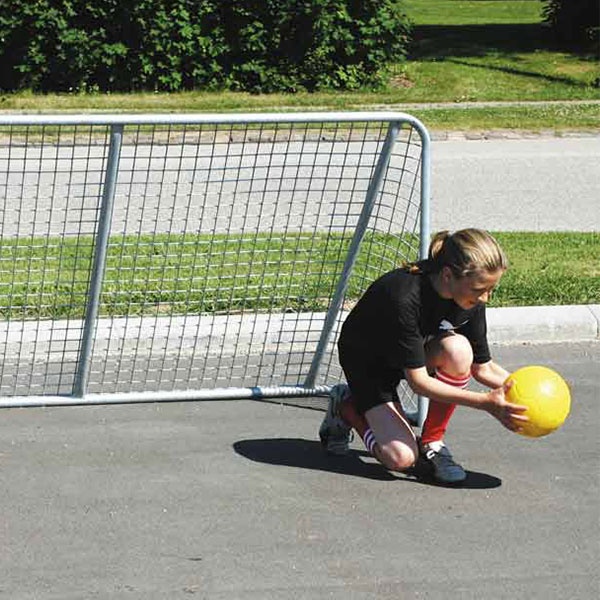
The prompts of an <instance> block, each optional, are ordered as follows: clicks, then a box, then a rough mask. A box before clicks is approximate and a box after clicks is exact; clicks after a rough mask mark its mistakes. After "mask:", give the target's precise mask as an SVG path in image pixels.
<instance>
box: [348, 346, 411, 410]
mask: <svg viewBox="0 0 600 600" xmlns="http://www.w3.org/2000/svg"><path fill="white" fill-rule="evenodd" d="M338 353H339V358H340V364H341V366H342V369H343V370H344V375H345V376H346V381H347V382H348V387H349V388H350V392H351V393H352V398H353V399H354V402H355V404H356V408H357V410H358V412H359V413H361V414H364V413H365V412H366V411H368V410H369V409H370V408H373V407H374V406H379V405H380V404H386V403H388V402H400V398H399V397H398V385H399V384H400V381H401V380H402V379H404V373H403V372H401V371H396V370H392V369H389V368H386V367H385V366H383V365H382V364H381V362H380V361H376V360H371V361H369V360H368V359H367V360H365V356H364V352H359V351H357V350H356V349H353V348H352V347H348V346H344V345H342V344H338Z"/></svg>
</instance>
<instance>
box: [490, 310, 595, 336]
mask: <svg viewBox="0 0 600 600" xmlns="http://www.w3.org/2000/svg"><path fill="white" fill-rule="evenodd" d="M487 323H488V339H489V340H490V342H492V343H502V344H510V343H519V342H523V343H524V342H533V343H544V342H583V341H597V340H600V304H589V305H567V306H529V307H520V306H519V307H508V308H490V309H488V310H487Z"/></svg>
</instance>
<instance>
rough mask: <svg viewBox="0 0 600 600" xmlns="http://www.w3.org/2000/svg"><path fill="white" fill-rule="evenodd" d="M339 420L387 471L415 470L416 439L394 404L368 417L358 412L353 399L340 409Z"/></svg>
mask: <svg viewBox="0 0 600 600" xmlns="http://www.w3.org/2000/svg"><path fill="white" fill-rule="evenodd" d="M339 412H340V416H341V417H342V419H344V421H346V423H348V424H349V425H351V426H352V427H353V428H354V429H355V430H356V432H357V433H358V435H359V436H360V437H361V439H362V441H363V442H364V444H365V446H366V448H367V450H369V452H370V453H371V454H372V455H373V456H374V457H375V458H376V459H377V460H378V461H379V462H380V463H381V464H382V465H384V466H385V467H387V468H388V469H391V470H393V471H403V470H405V469H408V468H410V467H412V465H413V464H414V462H415V460H416V456H417V455H418V450H417V444H416V439H415V435H414V433H413V431H412V428H411V427H410V425H409V424H408V422H407V420H406V418H405V417H404V415H403V414H402V409H401V408H400V409H399V408H398V406H396V404H395V403H392V402H388V403H387V404H381V405H379V406H375V407H373V408H370V409H369V410H368V411H367V412H366V414H365V415H362V414H360V413H359V412H358V410H357V409H356V407H355V405H354V402H353V401H352V397H351V396H348V398H347V399H345V401H344V402H343V403H341V405H340V411H339Z"/></svg>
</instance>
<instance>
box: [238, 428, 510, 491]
mask: <svg viewBox="0 0 600 600" xmlns="http://www.w3.org/2000/svg"><path fill="white" fill-rule="evenodd" d="M233 449H234V450H235V452H237V454H239V455H241V456H243V457H245V458H247V459H248V460H252V461H255V462H260V463H267V464H271V465H280V466H285V467H295V468H298V469H313V470H317V471H327V472H329V473H340V474H344V475H351V476H354V477H364V478H366V479H375V480H378V481H403V482H407V483H416V484H422V485H431V486H436V487H440V484H438V483H436V482H435V481H432V480H431V479H429V478H426V477H416V476H414V475H409V474H406V475H405V474H394V473H391V472H390V471H387V470H386V469H385V468H383V467H382V466H381V465H380V464H379V463H376V462H374V459H373V458H372V457H371V456H370V455H369V454H368V453H367V452H366V451H360V450H352V451H351V452H350V453H349V454H348V455H346V456H329V455H327V454H325V453H324V452H323V449H322V448H321V444H320V443H319V442H318V441H315V440H305V439H300V438H267V439H264V438H263V439H254V440H241V441H239V442H235V443H234V444H233ZM501 485H502V480H501V479H499V478H498V477H494V476H493V475H488V474H486V473H478V472H475V471H467V479H466V480H465V481H464V482H463V483H462V484H461V485H460V486H459V487H460V488H461V489H465V488H467V489H491V488H496V487H500V486H501ZM443 487H446V486H443Z"/></svg>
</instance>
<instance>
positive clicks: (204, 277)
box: [0, 233, 600, 319]
mask: <svg viewBox="0 0 600 600" xmlns="http://www.w3.org/2000/svg"><path fill="white" fill-rule="evenodd" d="M496 236H497V238H498V241H499V242H500V243H501V244H502V246H503V247H504V248H505V250H506V252H507V254H508V256H509V259H510V263H511V268H510V269H509V270H508V272H507V273H506V274H505V275H504V277H503V278H502V281H501V284H500V286H499V287H498V290H497V291H496V293H495V295H494V298H493V300H492V303H491V306H525V305H559V304H586V303H600V234H597V233H497V234H496ZM349 242H350V238H349V237H348V236H331V235H329V236H327V235H324V234H323V235H315V234H313V233H308V234H306V235H302V234H287V235H286V236H285V237H281V236H280V237H274V236H266V235H255V236H247V237H245V238H244V237H240V238H236V239H232V238H228V237H226V236H199V235H185V236H184V235H158V236H142V237H140V238H137V237H114V238H112V239H111V243H110V245H109V249H108V258H107V265H106V271H105V273H106V275H105V284H104V286H103V295H102V305H101V309H100V312H101V315H103V316H109V315H110V316H126V315H128V316H131V315H136V316H151V315H161V314H162V315H170V314H187V313H192V314H199V313H232V312H233V313H235V312H240V311H255V310H258V311H272V312H279V311H289V310H293V311H303V312H304V311H314V310H316V311H322V310H325V309H326V307H327V306H328V305H329V301H330V299H331V294H332V293H333V290H334V289H335V284H336V282H337V279H338V277H339V274H340V272H341V269H342V265H343V260H344V257H345V253H346V250H347V248H348V245H349ZM398 242H399V240H398V239H397V238H394V239H383V237H382V236H379V237H376V236H371V239H369V238H367V239H365V244H364V245H363V248H364V249H365V250H364V251H363V252H361V254H360V256H359V259H358V261H357V265H356V275H355V276H353V278H352V279H351V282H350V287H349V290H348V294H347V299H348V300H349V301H350V302H352V301H353V300H356V299H357V298H358V297H359V296H360V295H361V294H362V292H363V291H364V288H365V286H366V285H368V284H369V283H370V282H371V280H372V279H374V278H375V277H376V276H377V274H378V272H379V273H382V272H384V271H386V270H390V269H392V268H393V267H394V266H397V265H396V263H395V262H394V261H395V256H396V254H395V251H394V250H393V248H394V245H396V247H397V246H398V245H400V244H398ZM382 249H383V250H382ZM92 251H93V243H92V239H91V238H79V239H77V240H72V239H71V240H69V239H64V240H62V239H59V238H36V239H32V240H20V241H18V242H17V241H10V242H7V241H5V242H3V243H2V244H1V245H0V317H1V318H10V319H48V318H52V319H65V318H81V317H83V315H84V308H85V302H86V294H87V286H88V281H89V277H90V269H91V264H92ZM375 258H376V260H375ZM376 263H377V264H376Z"/></svg>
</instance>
